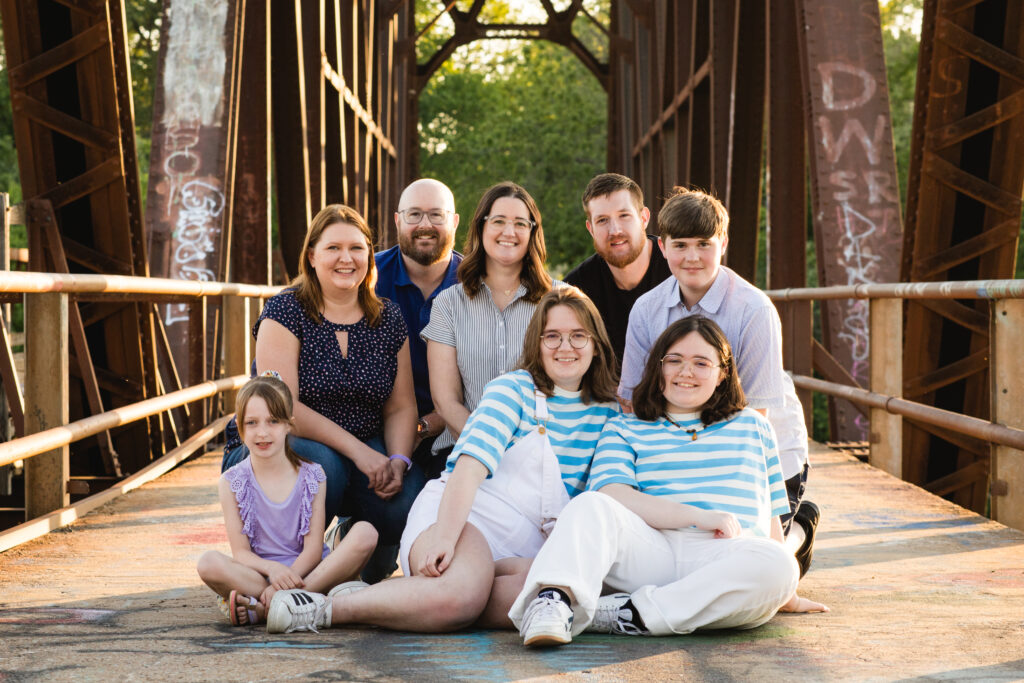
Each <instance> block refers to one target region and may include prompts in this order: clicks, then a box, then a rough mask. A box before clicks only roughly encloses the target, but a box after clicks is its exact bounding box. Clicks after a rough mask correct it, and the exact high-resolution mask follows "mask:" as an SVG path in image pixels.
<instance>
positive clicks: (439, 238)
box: [398, 226, 455, 266]
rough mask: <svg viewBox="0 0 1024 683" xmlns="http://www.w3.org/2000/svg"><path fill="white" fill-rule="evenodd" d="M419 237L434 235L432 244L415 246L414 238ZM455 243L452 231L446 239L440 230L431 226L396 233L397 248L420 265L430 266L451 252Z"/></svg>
mask: <svg viewBox="0 0 1024 683" xmlns="http://www.w3.org/2000/svg"><path fill="white" fill-rule="evenodd" d="M419 237H434V238H436V239H435V241H434V246H432V247H429V246H417V244H416V239H417V238H419ZM454 244H455V233H454V231H453V232H452V233H450V234H448V239H445V236H444V235H443V234H442V233H441V231H440V230H438V229H437V228H435V227H433V226H431V227H429V228H416V229H415V230H413V231H412V232H399V233H398V248H399V249H400V250H401V252H402V253H403V254H405V255H406V256H408V257H409V258H411V259H412V260H413V261H415V262H416V263H418V264H420V265H421V266H432V265H434V264H435V263H437V262H438V261H440V260H441V259H442V258H445V257H447V256H448V254H449V253H451V250H452V246H453V245H454Z"/></svg>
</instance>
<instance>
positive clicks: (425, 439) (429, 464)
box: [375, 178, 462, 479]
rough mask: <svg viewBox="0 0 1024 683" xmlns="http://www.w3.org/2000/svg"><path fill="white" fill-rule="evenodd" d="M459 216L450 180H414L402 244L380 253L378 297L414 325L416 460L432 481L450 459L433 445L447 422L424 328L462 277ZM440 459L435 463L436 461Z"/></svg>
mask: <svg viewBox="0 0 1024 683" xmlns="http://www.w3.org/2000/svg"><path fill="white" fill-rule="evenodd" d="M458 225H459V214H457V213H455V197H454V195H453V194H452V191H451V190H450V189H448V186H447V185H445V184H444V183H442V182H440V181H437V180H433V179H431V178H421V179H419V180H416V181H414V182H413V183H411V184H410V185H409V186H408V187H406V188H405V190H404V191H403V192H402V196H401V197H400V198H399V200H398V210H397V211H395V227H396V229H397V231H398V245H397V246H394V247H391V248H390V249H386V250H384V251H381V252H378V253H377V254H376V256H375V259H376V262H377V295H378V296H381V297H385V298H388V299H390V300H392V301H394V302H395V303H396V304H398V307H399V308H400V309H401V310H402V317H403V318H405V325H406V327H407V328H408V329H409V351H410V354H411V356H412V374H413V384H414V386H415V389H416V407H417V409H418V412H419V421H418V422H417V424H416V448H415V450H414V452H413V458H412V459H413V461H414V462H416V463H417V464H418V465H419V466H420V467H421V468H422V469H423V472H424V473H425V474H426V476H427V479H433V478H435V477H437V476H438V475H439V474H440V473H441V470H442V469H443V468H444V464H445V463H444V458H435V457H433V456H432V455H431V452H430V446H431V444H432V443H433V441H434V438H435V437H437V435H438V434H440V433H441V432H442V431H444V426H445V423H444V420H443V419H442V418H441V416H440V415H438V414H437V413H436V412H435V411H434V403H433V401H432V400H431V398H430V378H429V375H428V374H427V347H426V344H425V343H424V341H423V340H422V339H420V332H421V331H422V330H423V328H424V327H426V325H427V323H428V322H430V310H431V307H432V306H433V303H434V298H435V297H437V295H438V294H440V293H441V292H443V291H444V290H445V289H447V288H448V287H451V286H452V285H454V284H455V283H456V282H458V279H457V277H456V271H457V270H458V268H459V264H460V263H461V262H462V255H461V254H459V253H458V252H456V251H454V250H453V246H454V244H455V229H456V228H457V227H458ZM435 460H436V461H439V462H434V461H435Z"/></svg>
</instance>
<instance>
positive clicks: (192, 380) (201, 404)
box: [188, 296, 207, 435]
mask: <svg viewBox="0 0 1024 683" xmlns="http://www.w3.org/2000/svg"><path fill="white" fill-rule="evenodd" d="M204 381H206V297H205V296H200V297H197V298H196V299H195V300H194V301H192V303H190V304H189V312H188V385H189V386H190V387H192V386H195V385H197V384H199V383H201V382H204ZM206 405H207V400H206V399H200V400H198V401H196V402H195V403H193V404H192V407H191V410H190V411H189V419H188V427H189V435H192V434H195V433H196V432H198V431H199V430H200V429H202V428H203V426H204V425H205V424H206Z"/></svg>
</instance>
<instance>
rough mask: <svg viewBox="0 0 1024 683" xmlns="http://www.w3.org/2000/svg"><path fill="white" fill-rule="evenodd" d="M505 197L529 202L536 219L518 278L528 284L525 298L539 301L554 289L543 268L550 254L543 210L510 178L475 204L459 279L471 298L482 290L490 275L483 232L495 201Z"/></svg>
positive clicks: (528, 206) (531, 214)
mask: <svg viewBox="0 0 1024 683" xmlns="http://www.w3.org/2000/svg"><path fill="white" fill-rule="evenodd" d="M502 197H514V198H515V199H520V200H522V202H523V203H524V204H526V210H527V211H528V212H529V214H530V220H532V221H533V223H534V226H533V230H531V231H530V243H529V245H528V247H527V249H526V255H525V256H524V257H523V265H522V270H521V271H520V273H519V279H520V280H521V281H522V283H523V285H524V286H525V287H526V297H525V298H526V300H527V301H531V302H537V301H540V298H541V297H542V296H544V294H545V293H546V292H548V291H549V290H550V289H551V276H550V275H548V272H547V270H545V269H544V261H545V260H546V259H547V257H548V252H547V247H545V246H544V227H543V225H541V220H540V209H538V208H537V203H536V202H535V201H533V197H531V196H530V193H529V192H527V191H526V190H525V189H523V188H522V187H520V186H519V185H516V184H515V183H513V182H512V181H510V180H506V181H505V182H501V183H498V184H497V185H492V186H491V187H490V188H488V190H487V191H486V192H484V195H483V196H482V197H480V202H479V203H478V204H477V205H476V211H475V212H474V213H473V221H472V222H471V223H470V224H469V231H468V233H467V234H466V242H465V244H463V247H462V253H463V254H464V256H463V259H462V263H461V264H460V265H459V272H458V275H459V282H461V283H462V287H463V289H464V290H465V292H466V294H468V295H469V297H470V298H473V297H475V296H476V295H477V294H478V293H479V292H480V285H481V283H482V282H483V279H484V276H485V275H487V254H486V252H485V251H484V244H483V232H484V223H486V222H487V217H488V216H489V215H490V213H491V208H492V207H493V206H494V202H496V201H497V200H499V199H501V198H502Z"/></svg>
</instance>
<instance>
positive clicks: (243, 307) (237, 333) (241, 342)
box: [221, 295, 252, 413]
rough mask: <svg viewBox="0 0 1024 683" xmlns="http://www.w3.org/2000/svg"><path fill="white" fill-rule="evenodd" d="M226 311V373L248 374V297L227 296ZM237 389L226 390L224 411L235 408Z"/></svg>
mask: <svg viewBox="0 0 1024 683" xmlns="http://www.w3.org/2000/svg"><path fill="white" fill-rule="evenodd" d="M221 310H222V311H224V345H223V348H224V375H225V376H226V377H233V376H235V375H248V374H249V363H250V361H252V356H251V355H250V354H249V343H248V337H249V301H248V298H247V297H242V296H230V295H229V296H225V297H224V303H223V305H222V306H221ZM237 393H238V392H236V391H226V392H224V412H225V413H231V412H234V410H235V395H236V394H237Z"/></svg>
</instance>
